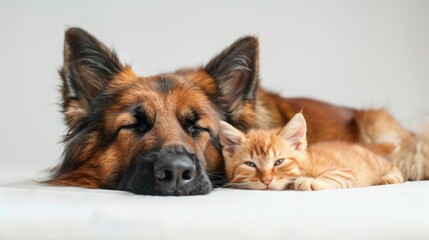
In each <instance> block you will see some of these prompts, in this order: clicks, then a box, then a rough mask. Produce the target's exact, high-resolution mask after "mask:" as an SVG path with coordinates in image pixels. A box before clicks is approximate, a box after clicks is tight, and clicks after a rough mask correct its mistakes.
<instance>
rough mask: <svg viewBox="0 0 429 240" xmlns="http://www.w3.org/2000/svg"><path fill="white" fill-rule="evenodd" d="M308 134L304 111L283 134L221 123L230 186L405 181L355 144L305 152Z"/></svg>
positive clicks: (320, 146) (302, 187)
mask: <svg viewBox="0 0 429 240" xmlns="http://www.w3.org/2000/svg"><path fill="white" fill-rule="evenodd" d="M306 131H307V127H306V122H305V119H304V116H303V115H302V114H301V113H298V114H296V115H295V116H294V117H293V118H292V119H291V120H290V121H289V123H288V124H287V125H286V126H285V127H284V128H283V129H282V130H275V129H273V130H250V131H249V133H247V134H245V133H242V132H240V131H239V130H237V129H235V128H234V127H233V126H231V125H229V124H228V123H226V122H221V134H220V140H221V144H222V146H223V155H224V157H225V167H226V173H227V179H228V181H229V184H228V186H231V187H235V188H242V189H257V190H263V189H272V190H282V189H286V188H289V187H288V186H291V188H293V189H295V190H322V189H333V188H348V187H364V186H371V185H377V184H393V183H402V182H404V178H403V176H402V174H401V172H400V171H399V170H398V169H397V168H396V167H395V166H394V165H393V164H391V163H389V162H388V161H387V160H385V159H384V158H382V157H381V156H379V155H376V154H374V153H372V152H371V151H369V150H367V149H365V148H363V147H361V146H359V145H357V144H349V143H345V142H339V141H329V142H320V143H315V144H313V145H310V146H309V147H308V148H307V139H306Z"/></svg>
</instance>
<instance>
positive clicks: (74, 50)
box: [59, 28, 124, 112]
mask: <svg viewBox="0 0 429 240" xmlns="http://www.w3.org/2000/svg"><path fill="white" fill-rule="evenodd" d="M123 69H124V67H123V65H122V64H121V62H120V61H119V59H118V57H117V56H116V54H115V52H114V51H111V50H109V49H108V48H107V47H106V46H105V45H104V44H102V43H101V42H99V41H98V40H97V39H96V38H95V37H93V36H92V35H91V34H89V33H87V32H86V31H84V30H82V29H79V28H70V29H68V30H67V31H66V33H65V41H64V64H63V67H62V68H61V69H60V70H59V73H60V76H61V78H62V80H63V84H62V86H63V88H62V94H63V111H64V112H66V111H67V108H68V107H69V104H70V101H71V100H76V101H78V106H77V107H79V108H82V109H84V110H86V111H89V109H87V107H88V106H89V104H90V102H91V101H92V100H93V99H94V98H95V97H96V96H97V95H98V94H100V92H101V91H102V90H103V89H104V88H105V87H106V85H107V83H108V82H109V81H110V80H111V79H112V78H113V77H114V76H115V75H116V74H118V73H119V72H120V71H122V70H123Z"/></svg>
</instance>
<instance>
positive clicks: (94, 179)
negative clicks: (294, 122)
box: [48, 28, 409, 194]
mask: <svg viewBox="0 0 429 240" xmlns="http://www.w3.org/2000/svg"><path fill="white" fill-rule="evenodd" d="M60 73H61V76H62V79H63V85H62V86H63V88H62V89H63V90H62V94H63V112H64V115H65V121H66V123H67V125H68V127H69V134H67V136H66V137H65V145H66V147H65V152H64V158H63V161H62V163H61V164H60V166H59V167H58V168H57V169H56V171H55V174H54V176H53V178H52V179H51V180H50V181H48V182H49V183H51V184H55V185H68V186H70V185H72V186H82V187H90V188H112V189H122V188H121V187H120V185H121V179H123V178H124V177H126V176H125V175H126V174H128V173H129V169H130V168H133V167H135V166H134V164H135V162H134V161H136V160H135V158H136V156H137V155H139V156H143V155H145V154H149V153H150V152H151V151H154V149H157V148H160V147H164V146H170V145H175V144H176V145H177V144H179V145H183V146H185V147H186V148H187V149H190V151H191V152H193V153H195V155H196V157H197V158H198V159H199V161H200V162H201V165H202V166H203V168H204V169H205V171H206V173H207V174H208V175H212V174H214V173H222V172H223V160H222V156H221V151H220V148H219V146H218V144H219V143H218V140H217V134H218V130H219V120H225V121H227V122H229V123H231V124H232V125H233V126H235V127H237V128H239V129H241V130H243V131H247V130H248V129H250V128H264V129H269V128H276V127H281V126H284V125H285V124H286V123H287V122H288V121H289V120H290V119H291V117H292V116H293V115H295V114H296V113H297V112H301V111H302V112H303V114H304V116H305V118H306V119H307V122H308V140H309V142H310V143H311V142H317V141H323V140H344V141H349V142H357V141H362V139H361V134H360V131H362V129H363V128H364V127H365V126H362V125H359V126H358V123H357V121H356V114H362V112H358V111H357V110H354V109H351V108H346V107H338V106H334V105H331V104H328V103H324V102H320V101H316V100H312V99H304V98H282V97H280V96H278V95H276V94H274V93H271V92H268V91H265V90H264V89H262V88H260V87H259V86H258V85H259V78H258V41H257V39H256V38H254V37H245V38H242V39H239V40H238V41H236V42H235V43H234V44H232V45H231V46H230V47H228V48H227V49H225V50H224V51H223V52H222V53H220V54H219V55H218V56H216V57H215V58H214V59H213V60H211V61H210V62H209V63H208V64H207V65H206V66H204V67H200V68H196V69H185V70H178V71H175V72H173V73H169V74H160V75H156V76H151V77H138V76H137V75H136V74H135V73H134V72H133V71H132V70H131V68H130V67H128V66H123V65H122V63H120V61H119V60H118V58H117V57H116V55H115V53H114V52H112V51H110V50H109V49H108V48H106V47H105V46H104V45H103V44H102V43H100V42H98V41H97V40H96V39H95V38H94V37H92V36H91V35H89V34H88V33H86V32H84V31H83V30H81V29H77V28H72V29H69V30H68V31H67V32H66V41H65V48H64V66H63V68H62V70H61V71H60ZM136 104H137V105H139V106H141V110H139V111H143V113H144V118H145V120H144V121H146V122H145V125H148V126H145V127H147V128H148V129H146V130H145V133H144V134H141V135H138V134H136V133H135V132H133V131H131V130H130V129H129V128H128V127H129V126H131V125H133V124H135V123H136V117H135V116H134V115H133V114H135V113H133V112H130V108H132V107H133V106H135V105H136ZM193 111H197V112H198V119H196V120H195V121H197V122H198V129H199V131H200V130H201V132H199V133H198V135H195V136H193V135H192V134H190V133H189V132H187V127H186V124H188V123H187V122H192V121H194V120H193V119H192V117H193V116H192V114H193ZM363 113H365V112H363ZM383 114H385V113H384V112H383V111H380V112H378V113H374V115H383ZM358 116H360V115H358ZM375 119H377V116H375ZM376 122H377V120H375V122H365V121H361V124H364V125H365V124H371V125H375V124H376ZM192 124H194V123H192ZM149 125H150V126H149ZM405 132H406V134H405V135H408V134H409V133H408V132H407V131H405ZM203 174H204V173H203ZM147 184H151V183H147ZM125 190H127V189H126V188H125ZM143 193H145V192H143ZM151 194H152V193H151ZM153 194H157V192H156V191H155V190H154V192H153ZM196 194H199V193H198V192H197V193H196Z"/></svg>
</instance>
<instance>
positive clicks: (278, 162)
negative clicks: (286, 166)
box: [274, 159, 284, 166]
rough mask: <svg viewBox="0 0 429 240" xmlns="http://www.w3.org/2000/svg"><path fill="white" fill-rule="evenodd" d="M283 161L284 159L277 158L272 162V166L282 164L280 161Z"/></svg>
mask: <svg viewBox="0 0 429 240" xmlns="http://www.w3.org/2000/svg"><path fill="white" fill-rule="evenodd" d="M283 161H284V159H279V160H277V161H276V162H275V163H274V166H278V165H280V164H282V163H283Z"/></svg>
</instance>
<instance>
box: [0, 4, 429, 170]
mask: <svg viewBox="0 0 429 240" xmlns="http://www.w3.org/2000/svg"><path fill="white" fill-rule="evenodd" d="M67 26H80V27H82V28H85V29H86V30H88V31H89V32H91V33H92V34H94V35H95V36H97V37H98V38H99V39H100V40H102V41H103V42H105V43H106V44H107V45H108V46H112V47H114V48H115V49H116V50H117V52H118V53H119V56H120V58H121V59H122V60H123V61H125V62H126V63H130V64H132V66H133V68H134V70H135V72H137V73H138V74H141V75H148V74H157V73H160V72H163V71H172V70H174V69H176V68H178V67H189V66H198V65H200V64H203V63H206V62H207V61H208V60H209V59H210V58H211V57H212V56H214V55H215V54H216V53H218V52H219V51H221V50H222V49H223V48H224V47H226V46H227V45H228V44H230V43H232V42H233V41H234V40H236V39H237V38H239V37H241V36H243V35H248V34H252V35H257V36H258V37H259V39H260V66H261V77H262V85H263V86H265V87H267V88H268V89H272V90H275V91H276V92H278V93H281V94H282V95H284V96H308V97H313V98H318V99H322V100H326V101H329V102H332V103H335V104H339V105H346V106H352V107H382V106H385V107H388V109H389V110H390V111H391V112H392V113H393V114H394V115H395V116H396V117H397V119H399V120H400V121H401V122H402V123H403V124H404V125H405V126H407V127H408V128H410V129H414V128H415V126H416V125H415V123H416V120H418V119H422V118H424V116H426V115H427V114H428V112H429V107H428V105H427V104H428V102H429V101H428V100H429V95H428V94H427V91H428V90H429V1H414V0H404V1H383V0H366V1H365V0H364V1H347V0H346V1H344V0H338V1H333V0H331V1H316V0H315V1H266V0H264V1H244V0H243V1H226V0H220V1H219V0H218V1H184V2H178V1H164V2H159V1H145V2H143V1H142V2H140V1H85V0H81V1H68V2H63V1H54V0H52V1H0V168H2V167H5V166H12V165H13V166H16V167H17V168H18V169H23V168H29V167H32V168H36V169H45V168H47V167H50V166H52V165H54V164H55V163H56V162H57V161H58V160H59V159H60V155H61V144H60V143H59V142H60V141H61V135H62V134H64V132H65V127H64V125H63V123H62V116H61V114H60V113H59V109H60V108H59V106H58V105H57V104H58V102H59V99H60V98H59V96H60V95H59V93H58V89H59V87H58V86H59V83H60V79H59V77H58V75H57V73H56V70H57V69H58V68H59V67H60V66H61V64H62V47H63V46H62V44H63V37H64V35H63V34H64V30H65V29H66V28H67ZM14 174H19V172H15V173H14Z"/></svg>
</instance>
